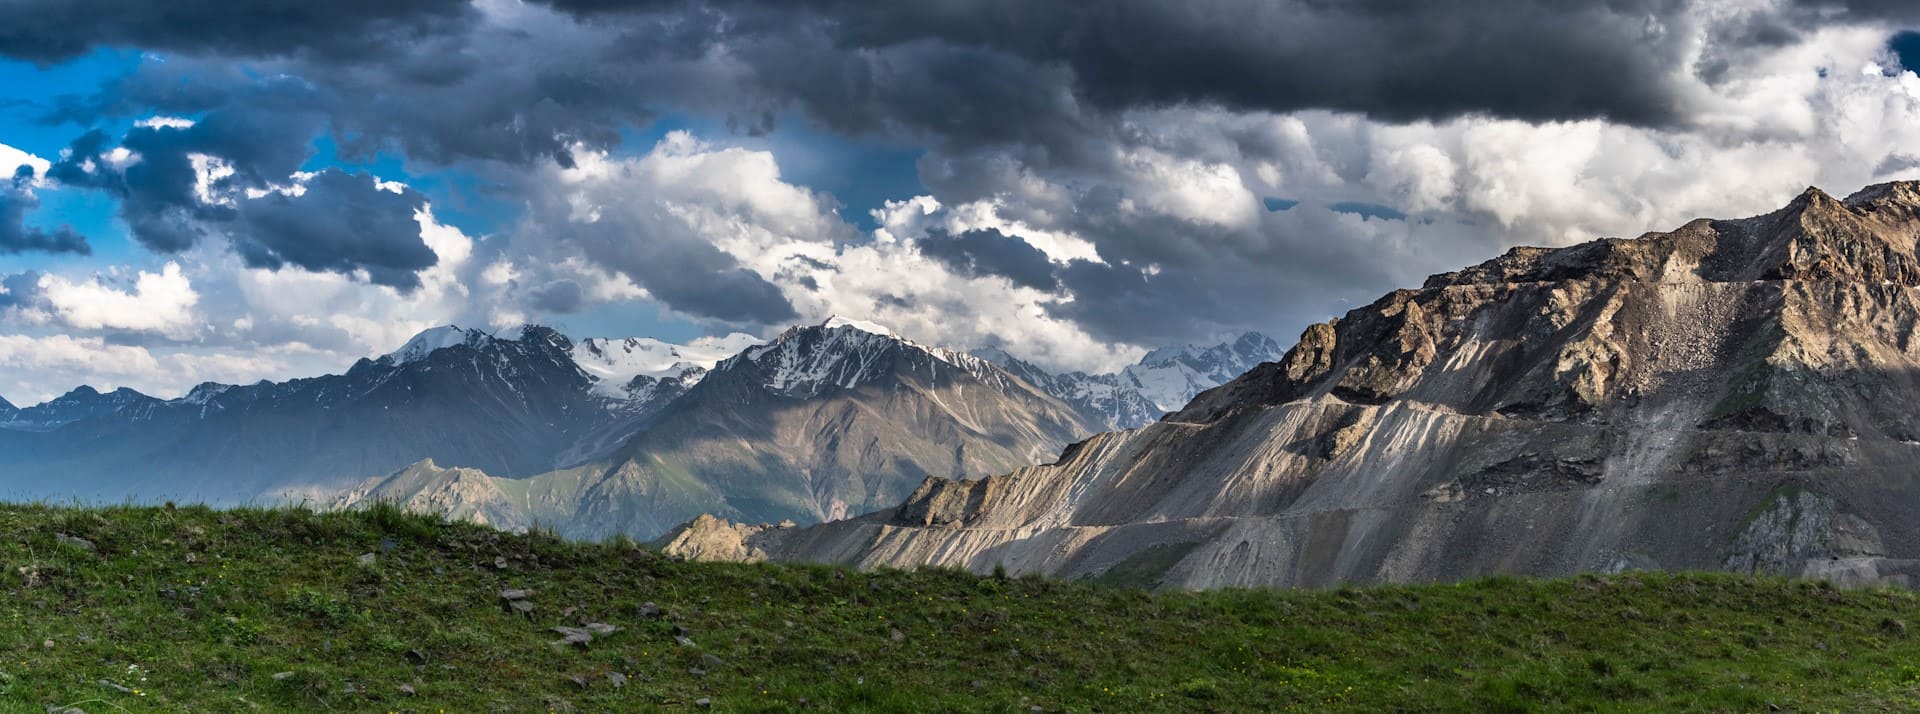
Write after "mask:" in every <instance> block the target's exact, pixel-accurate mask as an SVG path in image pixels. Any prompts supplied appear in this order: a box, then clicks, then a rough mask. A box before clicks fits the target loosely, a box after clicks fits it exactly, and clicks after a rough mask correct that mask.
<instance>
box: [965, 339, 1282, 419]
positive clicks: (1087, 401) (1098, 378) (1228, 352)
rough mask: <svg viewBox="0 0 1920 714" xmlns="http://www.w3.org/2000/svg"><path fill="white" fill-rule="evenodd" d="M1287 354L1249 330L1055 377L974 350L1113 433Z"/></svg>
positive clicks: (1021, 362) (989, 351) (1010, 357)
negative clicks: (1099, 370) (1110, 367)
mask: <svg viewBox="0 0 1920 714" xmlns="http://www.w3.org/2000/svg"><path fill="white" fill-rule="evenodd" d="M1284 353H1285V350H1282V349H1280V345H1279V343H1277V342H1275V341H1274V340H1273V338H1271V337H1267V336H1266V335H1262V334H1259V333H1254V332H1249V333H1246V334H1244V335H1241V336H1239V337H1238V338H1235V339H1234V340H1232V341H1230V342H1226V343H1222V344H1219V345H1214V346H1211V347H1197V346H1194V345H1180V346H1174V347H1162V348H1160V349H1156V350H1153V351H1152V352H1148V353H1147V356H1146V357H1143V358H1141V360H1140V361H1139V362H1138V363H1136V364H1133V365H1129V366H1127V367H1126V368H1125V369H1122V370H1120V371H1118V372H1110V373H1106V374H1087V373H1085V372H1066V373H1058V374H1056V373H1053V372H1048V371H1046V370H1044V369H1041V368H1040V367H1038V366H1035V365H1033V364H1032V363H1029V362H1026V361H1024V360H1021V359H1019V358H1018V357H1014V356H1013V355H1010V354H1007V353H1006V352H1005V351H1002V350H999V349H992V348H988V349H982V350H978V351H976V352H975V354H976V355H978V356H980V357H983V358H985V359H987V360H989V361H992V362H993V363H995V364H998V365H1000V366H1001V367H1004V368H1006V370H1007V371H1009V372H1012V373H1013V374H1014V375H1016V376H1018V377H1020V378H1021V379H1024V380H1026V381H1028V382H1030V383H1032V384H1033V385H1034V386H1036V387H1039V388H1040V390H1041V391H1044V392H1046V393H1048V394H1051V395H1053V396H1054V397H1056V398H1058V399H1060V400H1061V401H1064V402H1066V403H1068V404H1071V405H1074V407H1076V408H1078V409H1080V410H1081V412H1083V413H1085V414H1087V415H1089V416H1092V417H1095V418H1098V419H1101V420H1104V421H1105V422H1106V423H1107V424H1108V426H1111V427H1112V428H1115V429H1132V428H1136V427H1140V426H1145V425H1146V424H1149V423H1151V422H1153V421H1154V420H1156V419H1159V418H1160V415H1162V414H1165V413H1167V412H1170V411H1175V410H1177V409H1179V408H1181V407H1184V406H1186V404H1187V402H1189V401H1192V400H1193V398H1194V396H1195V395H1198V394H1199V393H1200V392H1203V391H1206V390H1208V389H1212V388H1214V387H1217V386H1219V385H1221V384H1225V383H1226V382H1228V381H1229V380H1232V379H1233V378H1234V377H1238V376H1240V375H1241V374H1243V373H1245V372H1246V371H1247V370H1249V369H1252V368H1253V367H1254V366H1256V365H1258V364H1260V363H1261V362H1268V361H1272V360H1276V359H1279V358H1280V356H1281V355H1282V354H1284Z"/></svg>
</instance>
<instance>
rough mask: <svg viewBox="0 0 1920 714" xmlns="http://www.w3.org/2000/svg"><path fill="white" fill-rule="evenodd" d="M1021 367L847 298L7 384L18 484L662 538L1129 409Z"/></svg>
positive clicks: (953, 471)
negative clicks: (629, 325)
mask: <svg viewBox="0 0 1920 714" xmlns="http://www.w3.org/2000/svg"><path fill="white" fill-rule="evenodd" d="M1240 342H1248V343H1250V344H1251V343H1252V341H1251V340H1249V339H1247V338H1243V339H1242V340H1240ZM1267 342H1269V343H1270V342H1271V341H1270V340H1268V341H1267ZM1236 344H1237V343H1236ZM1275 352H1277V351H1275ZM1248 354H1250V353H1249V352H1248V351H1247V350H1245V349H1241V350H1234V349H1227V348H1224V347H1223V348H1210V349H1202V348H1183V349H1180V350H1173V351H1166V352H1165V353H1164V355H1171V356H1170V357H1168V356H1164V355H1163V356H1160V357H1153V359H1150V360H1147V361H1143V362H1142V364H1141V365H1136V366H1135V368H1138V369H1141V370H1146V371H1145V372H1144V373H1145V374H1147V375H1149V376H1151V375H1156V374H1173V375H1175V377H1177V378H1178V379H1181V380H1186V381H1185V382H1181V383H1180V384H1181V385H1182V386H1181V387H1180V388H1191V387H1190V386H1187V385H1191V384H1192V383H1193V382H1194V380H1195V379H1198V380H1204V379H1206V375H1208V374H1219V373H1222V372H1226V371H1233V370H1236V369H1240V368H1242V366H1243V365H1240V364H1237V363H1235V364H1229V363H1228V362H1227V361H1228V360H1232V359H1239V358H1243V357H1245V356H1246V355H1248ZM1269 356H1272V355H1269ZM1007 359H1012V358H1011V357H1008V358H1007ZM1020 365H1021V366H1022V368H1023V369H1024V370H1025V371H1024V372H1022V373H1016V372H1014V371H1012V370H1010V369H1008V368H1004V367H1002V366H1000V365H998V364H995V363H994V362H991V361H989V360H986V359H983V358H980V357H976V356H973V355H968V354H963V353H958V352H953V351H949V350H945V349H942V348H938V347H932V346H925V345H920V344H918V343H915V342H913V341H911V340H906V339H902V338H899V337H897V336H894V335H892V334H890V332H889V331H888V330H887V329H886V328H884V327H881V326H878V325H874V324H871V323H865V322H860V321H854V320H846V319H841V318H834V319H831V320H828V321H827V322H825V323H822V324H819V325H809V326H802V327H796V328H793V329H791V330H788V331H787V332H786V333H784V334H782V335H780V336H778V337H776V338H775V339H774V340H772V341H769V342H766V343H764V344H763V343H762V341H761V340H759V339H757V338H754V337H752V336H750V335H745V334H733V335H728V336H725V337H714V338H703V339H699V340H695V341H692V342H690V343H688V344H670V343H666V342H662V341H659V340H654V339H650V338H627V339H598V338H596V339H586V340H580V341H578V342H575V341H573V340H571V339H569V338H568V337H566V336H564V335H562V334H560V333H558V332H556V331H554V330H552V329H549V328H545V327H540V326H526V327H523V328H520V329H518V330H515V331H510V332H508V333H502V334H495V333H490V332H487V331H484V330H475V329H467V328H461V327H458V326H451V325H450V326H445V327H439V328H434V329H431V330H427V331H425V332H422V333H420V334H419V335H416V336H415V337H414V338H413V339H411V340H409V341H408V342H407V343H406V344H405V345H403V346H401V347H400V348H399V349H396V350H394V351H393V352H391V353H388V354H385V355H381V356H378V357H373V358H368V359H363V360H360V361H359V362H358V363H356V364H354V365H353V366H352V367H351V368H349V369H348V370H346V371H345V372H344V373H342V374H337V375H323V376H319V377H313V378H303V379H294V380H289V381H286V382H260V383H257V384H252V385H225V384H211V383H209V384H203V385H200V386H198V387H196V388H194V389H193V390H192V391H191V392H189V393H188V394H187V395H185V396H183V397H181V398H178V399H171V400H162V399H158V398H154V397H150V396H147V395H144V394H140V393H139V392H136V391H133V390H130V389H124V388H123V389H119V390H116V391H113V392H109V393H105V394H103V393H100V392H98V391H96V390H94V389H92V388H89V387H80V388H77V389H74V390H73V391H71V392H69V393H67V394H65V395H62V396H61V397H59V398H56V399H53V400H50V401H48V402H45V403H43V404H38V405H34V406H30V407H26V408H17V407H14V406H13V405H11V404H5V405H4V406H0V474H3V475H4V477H0V495H5V496H6V497H10V498H15V499H31V498H46V499H55V500H66V499H81V500H87V501H96V502H99V501H106V502H119V501H123V500H128V499H132V500H159V499H174V500H184V501H207V502H212V503H244V502H254V501H266V502H273V501H282V500H307V501H310V502H316V503H329V504H348V503H356V502H360V501H362V500H364V499H366V498H370V497H372V498H388V499H393V500H399V501H407V502H414V503H418V504H428V503H432V504H439V505H440V506H443V508H441V510H447V511H454V512H460V513H462V514H467V515H473V516H476V517H478V518H480V519H483V520H489V521H491V522H495V523H500V524H503V525H510V526H528V525H532V524H534V523H543V524H549V525H554V526H556V527H558V528H559V529H561V530H562V531H564V532H567V533H569V534H572V535H583V536H599V535H607V534H611V533H615V532H624V533H628V534H630V535H638V536H643V537H651V536H654V535H658V534H659V533H660V532H661V531H664V530H665V529H666V528H667V527H669V526H671V525H673V524H675V523H678V522H681V521H684V520H686V519H687V518H690V517H691V516H693V515H695V514H698V513H702V512H716V513H722V514H727V515H731V516H737V517H742V518H764V519H772V520H779V519H783V518H793V519H797V520H800V521H802V522H812V521H816V520H820V519H824V518H834V517H842V516H846V515H852V514H857V513H861V512H864V511H867V510H872V509H874V508H879V507H882V506H885V505H888V504H890V503H893V502H897V501H898V500H899V499H900V498H903V497H905V496H906V495H907V494H908V493H910V492H911V490H912V488H913V486H914V485H916V484H917V483H918V482H919V480H920V479H921V478H923V477H924V476H926V475H928V474H937V475H941V476H947V477H968V476H982V475H986V474H988V473H993V472H997V471H1005V470H1007V469H1011V468H1014V467H1016V466H1019V465H1022V464H1026V463H1030V462H1032V461H1034V460H1037V459H1039V458H1042V457H1044V456H1045V455H1046V454H1049V453H1052V452H1054V451H1057V450H1058V449H1059V448H1060V447H1061V446H1063V445H1064V444H1066V443H1069V442H1071V441H1073V440H1076V439H1079V438H1083V437H1085V436H1086V435H1088V434H1091V433H1094V432H1095V431H1099V430H1102V429H1107V428H1112V427H1113V426H1114V425H1115V424H1114V422H1112V421H1111V420H1110V419H1109V418H1108V416H1107V415H1106V414H1104V413H1097V412H1092V411H1084V410H1083V409H1084V408H1085V407H1084V405H1085V403H1084V402H1079V403H1076V402H1074V401H1072V399H1071V396H1072V395H1066V398H1063V397H1062V396H1061V395H1056V394H1055V393H1053V392H1050V391H1048V390H1047V389H1045V388H1043V387H1041V386H1036V383H1035V382H1032V381H1029V379H1032V380H1040V381H1041V382H1043V383H1045V384H1048V385H1053V384H1054V383H1055V381H1056V380H1051V379H1050V377H1051V375H1048V374H1047V373H1045V372H1044V371H1040V370H1038V369H1037V368H1034V367H1032V365H1029V364H1026V363H1020ZM1130 369H1132V368H1130ZM1209 370H1211V371H1209ZM1193 375H1199V376H1198V377H1194V376H1193ZM1109 376H1111V375H1109ZM1072 378H1073V379H1074V380H1086V379H1090V378H1089V377H1088V376H1087V375H1083V374H1078V373H1076V374H1074V375H1072ZM1096 378H1097V377H1096ZM1057 381H1065V380H1057ZM1173 381H1174V378H1168V379H1163V380H1162V382H1165V383H1173ZM1141 384H1159V383H1155V382H1150V381H1149V382H1141ZM1142 399H1143V398H1142ZM1159 414H1160V412H1159V411H1157V410H1154V409H1143V410H1141V411H1140V412H1139V414H1138V416H1137V417H1135V418H1136V419H1137V422H1130V423H1144V421H1146V420H1149V419H1151V418H1154V417H1158V416H1159ZM369 479H372V480H371V481H370V480H369Z"/></svg>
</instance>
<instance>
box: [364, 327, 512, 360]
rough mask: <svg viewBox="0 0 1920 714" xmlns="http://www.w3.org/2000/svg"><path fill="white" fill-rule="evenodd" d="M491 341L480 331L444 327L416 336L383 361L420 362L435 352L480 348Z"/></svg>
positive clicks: (431, 329)
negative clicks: (452, 348)
mask: <svg viewBox="0 0 1920 714" xmlns="http://www.w3.org/2000/svg"><path fill="white" fill-rule="evenodd" d="M491 339H493V337H492V336H490V335H488V334H487V333H485V332H481V331H479V330H469V329H465V328H462V327H460V326H459V325H443V326H440V327H434V328H429V329H427V330H424V331H422V332H421V333H420V334H417V335H414V336H413V339H410V340H407V343H406V344H404V345H401V346H400V349H397V350H394V351H392V352H388V353H387V354H386V355H384V356H382V357H381V359H391V360H393V363H394V364H406V363H408V362H418V361H420V360H423V359H426V358H427V355H431V354H433V352H434V350H438V349H443V348H447V347H454V346H457V345H468V346H472V347H478V346H480V345H482V344H485V343H486V342H487V341H488V340H491Z"/></svg>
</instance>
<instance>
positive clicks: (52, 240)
mask: <svg viewBox="0 0 1920 714" xmlns="http://www.w3.org/2000/svg"><path fill="white" fill-rule="evenodd" d="M9 173H10V174H11V175H10V177H8V178H5V179H0V255H18V254H20V253H29V252H34V253H78V254H81V255H87V254H89V253H92V252H93V249H92V248H91V247H89V246H88V245H87V239H86V236H82V235H80V234H79V233H78V232H75V231H74V230H73V228H72V227H70V226H64V225H63V226H60V227H59V228H55V229H53V230H46V229H43V228H39V227H36V226H29V225H27V224H26V218H27V212H28V211H31V210H33V209H35V208H38V207H39V206H40V200H39V199H38V198H37V197H35V196H34V195H33V192H32V191H31V190H29V189H28V186H29V184H31V183H32V182H33V176H34V173H33V167H31V166H19V167H15V168H13V169H12V170H11V171H10V172H9ZM4 306H5V305H0V307H4Z"/></svg>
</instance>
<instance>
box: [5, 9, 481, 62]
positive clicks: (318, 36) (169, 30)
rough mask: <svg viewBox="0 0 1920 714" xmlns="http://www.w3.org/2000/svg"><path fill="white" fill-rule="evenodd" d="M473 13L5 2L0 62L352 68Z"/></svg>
mask: <svg viewBox="0 0 1920 714" xmlns="http://www.w3.org/2000/svg"><path fill="white" fill-rule="evenodd" d="M473 15H474V12H473V8H472V7H471V6H470V5H469V4H468V3H467V2H466V0H331V1H329V2H314V1H313V0H247V1H246V2H228V1H226V0H166V1H165V2H152V1H150V0H7V1H6V2H0V54H4V55H8V56H11V57H16V58H20V59H25V60H30V61H34V62H58V61H61V60H68V59H73V58H74V57H78V56H80V55H82V54H85V53H86V52H87V51H89V50H91V49H93V48H95V47H101V46H124V47H138V48H142V49H151V50H164V51H178V52H187V53H214V54H234V55H247V56H272V55H283V54H293V53H312V54H316V55H319V56H323V57H327V58H330V59H338V60H345V61H353V60H358V59H366V58H376V57H378V56H379V55H381V54H385V53H387V52H391V51H393V49H394V47H395V46H396V45H399V44H403V43H406V42H410V41H412V40H413V39H414V38H417V37H419V36H422V35H426V34H432V33H438V32H447V31H451V30H453V29H455V28H457V27H459V26H461V25H464V24H465V23H467V22H468V21H470V20H471V19H472V18H473Z"/></svg>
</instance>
